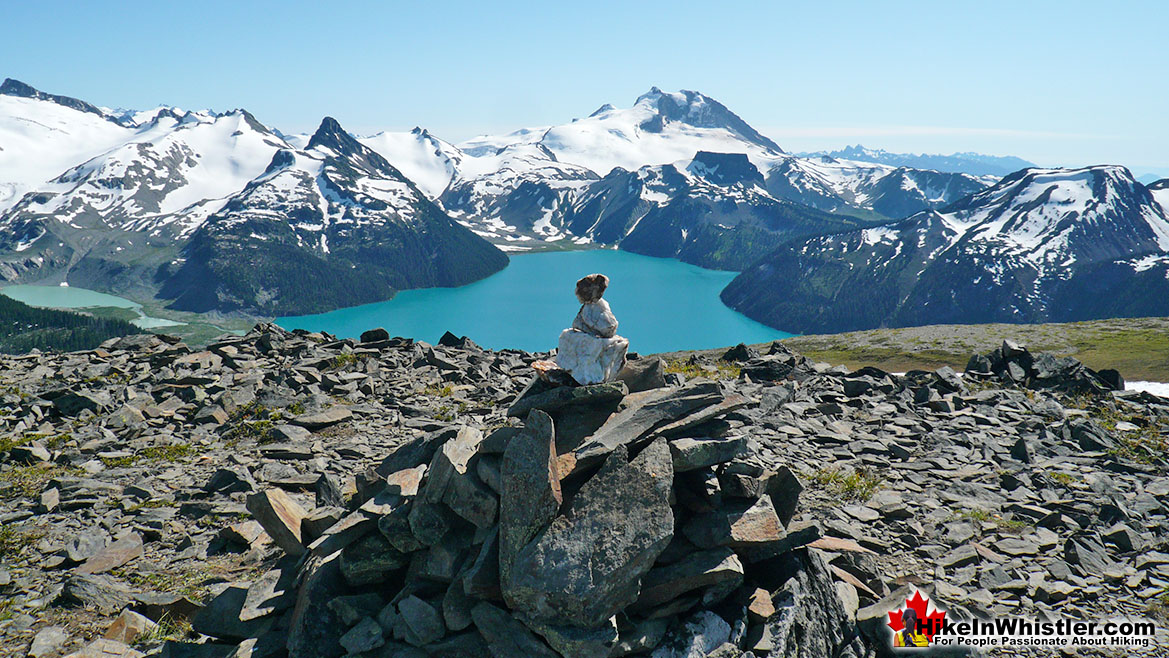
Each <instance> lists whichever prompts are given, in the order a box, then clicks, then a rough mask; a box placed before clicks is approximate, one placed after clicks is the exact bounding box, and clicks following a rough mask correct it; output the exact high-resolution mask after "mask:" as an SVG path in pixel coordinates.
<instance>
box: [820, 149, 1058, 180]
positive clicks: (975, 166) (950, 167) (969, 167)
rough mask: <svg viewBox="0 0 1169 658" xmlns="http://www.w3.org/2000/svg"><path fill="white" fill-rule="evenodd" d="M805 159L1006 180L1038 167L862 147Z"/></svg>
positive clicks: (1002, 159) (996, 158)
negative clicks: (1020, 172)
mask: <svg viewBox="0 0 1169 658" xmlns="http://www.w3.org/2000/svg"><path fill="white" fill-rule="evenodd" d="M802 155H806V156H807V157H817V156H824V155H826V156H828V157H830V158H838V159H841V160H857V161H859V162H878V163H881V164H887V165H892V166H894V167H909V168H912V169H933V170H934V171H948V172H952V173H958V174H970V175H971V176H1006V175H1007V174H1010V173H1013V172H1016V171H1018V170H1020V169H1026V168H1027V167H1034V166H1036V165H1035V163H1034V162H1028V161H1026V160H1024V159H1022V158H1016V157H1015V156H1013V155H1006V156H1001V155H982V154H981V153H971V152H965V153H952V154H950V155H939V154H934V155H930V154H926V153H921V154H913V153H890V152H889V151H883V150H881V149H869V148H865V147H863V146H861V145H860V144H857V145H856V146H846V147H844V148H842V149H840V150H837V151H817V152H815V153H805V154H802Z"/></svg>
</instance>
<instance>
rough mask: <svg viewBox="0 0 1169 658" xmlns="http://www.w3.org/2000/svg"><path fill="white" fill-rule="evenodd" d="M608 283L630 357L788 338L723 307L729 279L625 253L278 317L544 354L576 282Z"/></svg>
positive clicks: (347, 333) (597, 254)
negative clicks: (595, 278)
mask: <svg viewBox="0 0 1169 658" xmlns="http://www.w3.org/2000/svg"><path fill="white" fill-rule="evenodd" d="M594 272H600V273H602V274H605V275H607V276H608V277H609V279H610V283H609V290H608V291H607V292H606V293H605V299H607V300H608V301H609V304H610V306H612V308H613V313H614V315H616V316H617V320H618V321H619V322H620V326H619V327H618V330H617V331H618V333H620V334H621V335H622V336H625V337H626V338H628V339H629V349H630V351H634V352H640V353H642V354H652V353H655V352H670V351H675V350H693V349H709V348H715V347H724V346H729V345H735V344H738V343H761V342H765V341H769V340H775V339H778V338H786V337H788V336H791V335H792V334H788V333H784V332H782V331H777V330H775V329H772V328H771V327H768V326H766V325H763V324H760V323H758V322H755V321H754V320H751V319H750V318H748V317H746V316H744V315H741V314H739V313H737V312H735V311H733V310H731V309H730V308H728V307H727V306H725V305H724V304H723V303H722V301H721V300H719V298H718V295H719V293H720V292H721V291H722V289H723V288H724V287H726V285H727V283H729V282H730V280H731V279H733V278H734V277H735V274H736V273H735V272H718V271H713V270H704V269H702V268H700V267H696V266H694V265H688V264H686V263H682V262H680V261H677V260H670V259H665V258H651V257H649V256H639V255H637V254H631V253H628V252H625V251H616V250H612V249H598V250H591V251H567V252H546V253H538V254H519V255H515V254H512V255H511V264H510V265H508V267H507V268H505V269H504V270H503V271H501V272H498V273H496V274H494V275H492V276H490V277H488V278H486V279H483V280H482V281H477V282H475V283H472V284H469V285H466V286H462V287H459V288H428V289H425V290H405V291H402V292H400V293H398V294H397V295H396V296H395V297H394V298H393V299H391V300H389V301H385V302H378V303H376V304H366V305H364V306H355V307H352V308H345V309H339V310H336V311H330V312H328V313H320V314H317V315H304V316H296V317H283V318H277V320H276V322H277V324H279V325H280V326H282V327H284V328H286V329H307V330H309V331H327V332H329V333H331V334H334V335H336V336H339V337H342V338H356V337H358V336H359V335H360V334H361V332H363V331H365V330H367V329H373V328H375V327H385V328H386V330H387V331H389V332H390V335H391V336H405V337H409V338H414V339H417V340H423V341H426V342H430V343H434V342H436V341H438V339H439V337H440V336H442V334H443V332H445V331H450V332H451V333H453V334H455V335H456V336H467V337H468V338H470V339H471V340H473V341H475V342H476V343H478V344H480V345H482V346H484V347H487V348H491V349H503V348H508V347H513V348H518V349H522V350H526V351H529V352H543V351H547V350H550V349H552V348H554V347H556V341H557V338H558V337H559V336H560V331H561V330H562V329H564V328H566V327H568V326H569V325H571V324H572V318H573V317H574V316H575V315H576V312H577V311H578V310H579V309H580V304H579V303H578V302H577V301H576V297H575V296H574V295H573V290H574V289H575V286H576V280H577V279H579V278H580V277H582V276H584V275H586V274H592V273H594Z"/></svg>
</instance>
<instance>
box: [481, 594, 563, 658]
mask: <svg viewBox="0 0 1169 658" xmlns="http://www.w3.org/2000/svg"><path fill="white" fill-rule="evenodd" d="M471 618H472V619H473V620H474V621H475V628H477V629H479V633H480V634H481V635H482V636H483V639H484V640H486V641H487V646H488V647H489V649H490V651H491V655H492V656H494V658H518V657H519V656H524V657H525V658H560V657H559V656H558V655H557V653H556V652H555V651H553V650H552V649H550V648H549V647H548V645H546V644H544V643H543V642H541V641H540V638H538V637H536V634H535V633H533V632H532V631H530V630H528V629H527V628H526V627H525V626H524V625H523V624H521V623H520V622H519V621H517V620H516V619H515V617H512V616H511V615H510V614H508V612H507V611H506V610H502V609H500V608H498V607H496V606H493V605H491V604H490V603H486V602H484V603H480V604H478V605H476V606H475V607H474V608H471Z"/></svg>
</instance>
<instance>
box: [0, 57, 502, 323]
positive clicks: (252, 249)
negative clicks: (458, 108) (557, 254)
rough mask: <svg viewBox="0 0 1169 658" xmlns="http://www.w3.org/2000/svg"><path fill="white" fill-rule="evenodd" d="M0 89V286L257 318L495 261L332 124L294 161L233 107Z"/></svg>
mask: <svg viewBox="0 0 1169 658" xmlns="http://www.w3.org/2000/svg"><path fill="white" fill-rule="evenodd" d="M0 91H2V92H3V93H0V197H2V198H0V280H5V281H18V280H19V281H30V282H37V281H39V282H46V283H57V282H64V281H68V282H70V283H72V284H73V285H79V286H83V287H90V288H94V289H97V290H106V291H110V292H115V293H120V294H123V295H131V296H133V297H136V298H139V299H146V298H151V297H154V296H155V295H157V294H159V292H160V287H161V288H162V292H163V293H164V295H163V296H164V298H166V299H172V300H175V301H174V306H175V307H176V308H185V309H198V310H211V309H216V310H245V311H248V312H250V313H260V314H264V313H279V312H292V311H297V310H304V309H313V310H325V309H327V308H335V307H337V306H346V305H351V304H357V303H362V302H365V301H376V300H380V299H386V298H388V297H390V296H391V295H392V294H393V292H394V291H395V290H397V289H401V288H408V287H421V286H432V285H457V284H460V283H467V282H470V281H473V280H475V279H476V278H480V277H482V276H486V275H487V274H490V273H491V272H494V271H496V270H498V269H500V268H502V267H503V266H504V265H505V264H506V262H507V258H506V256H505V255H504V254H503V253H502V252H500V251H499V250H498V249H496V248H494V247H492V246H491V245H489V244H488V243H486V242H485V241H483V240H481V239H480V238H478V237H476V236H475V235H474V234H472V233H471V232H470V231H469V230H467V229H466V228H464V227H462V226H460V225H458V224H457V223H455V222H454V221H453V220H452V219H451V218H450V217H449V216H448V215H446V214H445V213H444V212H443V211H442V210H441V209H440V208H438V207H436V206H435V205H434V203H433V202H431V201H430V200H429V199H428V198H427V197H426V195H424V194H423V193H422V192H421V191H420V190H419V189H418V187H417V186H416V185H415V183H413V182H411V181H410V180H409V179H408V178H406V177H405V176H404V175H403V174H402V173H401V172H399V171H398V170H397V169H395V168H394V167H393V166H392V165H390V164H389V163H388V162H386V161H385V160H384V159H383V158H381V156H379V155H378V154H377V153H375V152H374V151H373V150H371V149H369V148H368V147H366V146H363V145H361V144H360V143H358V142H357V141H356V140H354V139H353V138H352V137H351V136H349V135H348V134H346V133H344V131H342V130H341V129H340V127H339V126H338V125H337V124H336V122H333V121H331V120H328V121H326V122H325V123H324V124H322V127H321V129H320V130H318V131H317V132H316V133H315V134H314V135H313V136H312V137H311V139H310V141H309V142H308V143H307V144H305V147H306V148H304V149H301V150H298V149H296V148H295V147H294V146H293V145H291V144H289V143H288V142H287V141H286V140H284V139H283V137H281V135H280V134H279V133H277V132H276V131H274V130H270V129H268V128H267V127H265V126H264V125H263V124H261V123H260V122H259V121H257V120H256V119H255V118H254V117H253V116H252V115H251V114H249V113H248V112H246V111H244V110H233V111H231V112H225V113H213V112H184V111H181V110H177V109H175V108H166V107H163V108H157V109H155V110H149V111H145V112H134V111H125V110H118V111H114V110H105V109H102V108H98V107H95V106H93V105H90V104H88V103H85V102H84V101H79V100H77V99H72V98H68V97H64V96H55V95H51V94H45V93H43V92H39V91H37V90H35V89H33V88H32V87H29V86H28V85H25V84H23V83H20V82H16V81H12V80H8V81H6V82H5V83H4V84H3V86H0ZM416 137H417V139H418V140H428V139H432V138H429V136H427V135H425V134H424V133H419V134H418V135H416ZM416 175H417V172H416ZM419 178H420V179H422V180H424V182H425V183H433V181H432V180H431V179H427V178H426V177H425V176H419ZM434 185H435V187H438V184H437V183H434ZM439 191H441V189H439ZM260 217H266V218H267V220H268V221H267V222H266V223H263V222H259V218H260ZM208 222H210V223H211V224H213V226H207V224H208ZM241 227H243V228H241ZM245 228H246V232H244V233H240V231H244V230H245ZM204 229H205V230H204ZM242 245H247V248H246V249H242V250H241V246H242ZM359 264H360V265H361V266H362V270H363V271H364V272H365V276H364V278H362V277H359V276H357V274H356V273H355V271H354V270H355V269H356V268H357V267H358V265H359ZM275 272H280V273H282V274H283V275H286V278H284V279H281V278H280V277H276V278H273V276H274V273H275ZM371 273H373V274H372V275H371ZM310 280H311V281H312V285H311V286H310V287H308V288H303V287H298V286H304V285H305V282H306V281H310ZM290 287H291V289H296V290H298V291H299V293H298V294H297V295H295V296H292V295H290V294H288V290H289V289H290ZM293 297H295V300H293V299H292V298H293Z"/></svg>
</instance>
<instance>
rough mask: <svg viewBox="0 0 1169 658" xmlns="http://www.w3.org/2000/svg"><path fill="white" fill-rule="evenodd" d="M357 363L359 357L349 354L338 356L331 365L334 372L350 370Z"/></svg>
mask: <svg viewBox="0 0 1169 658" xmlns="http://www.w3.org/2000/svg"><path fill="white" fill-rule="evenodd" d="M355 363H357V355H356V354H350V353H348V352H347V353H345V354H338V355H337V356H335V357H333V361H332V363H331V364H330V365H331V366H332V367H333V369H334V370H341V369H342V368H348V367H349V366H351V365H353V364H355Z"/></svg>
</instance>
